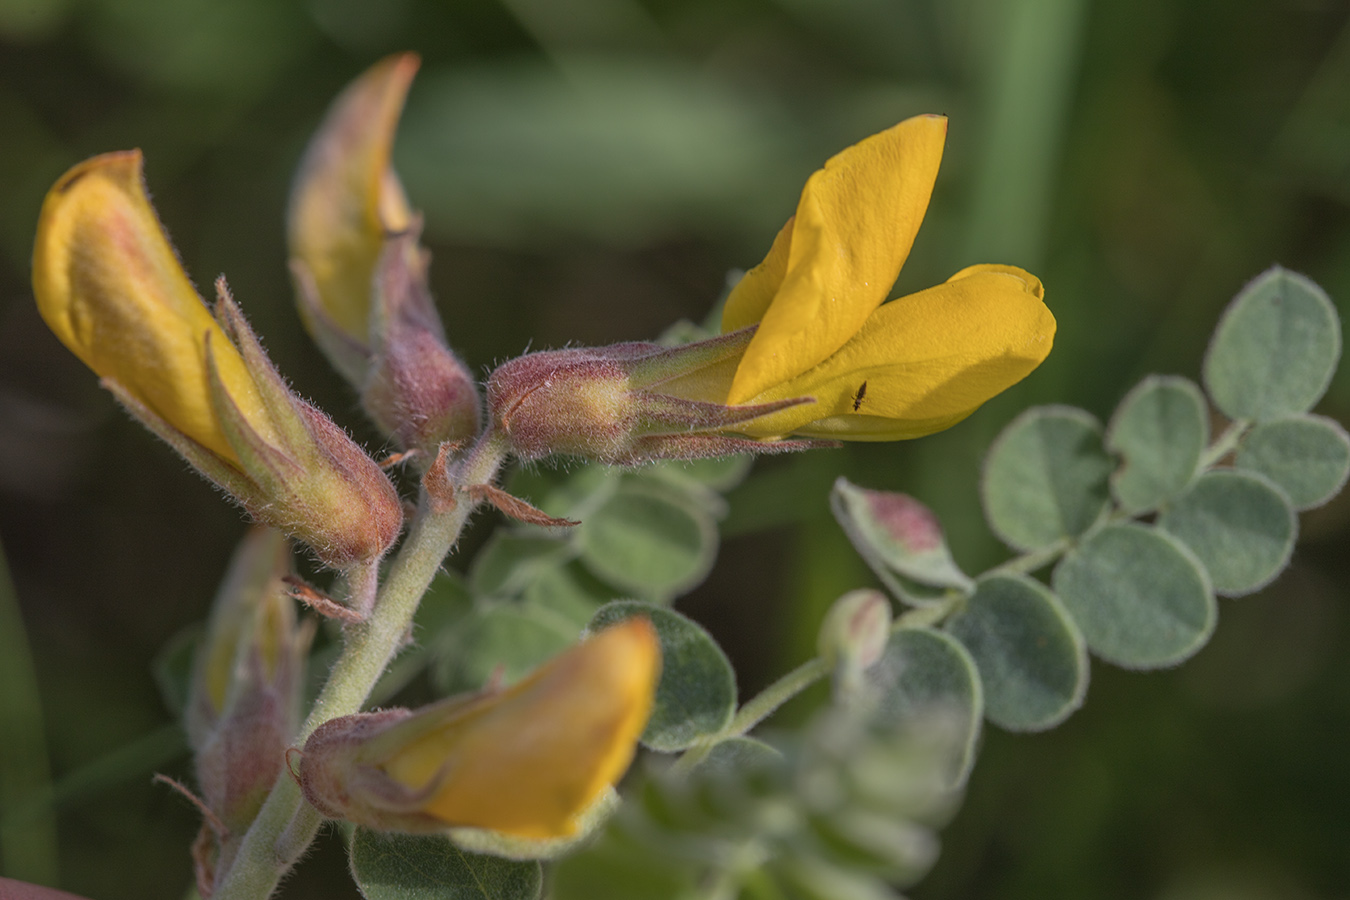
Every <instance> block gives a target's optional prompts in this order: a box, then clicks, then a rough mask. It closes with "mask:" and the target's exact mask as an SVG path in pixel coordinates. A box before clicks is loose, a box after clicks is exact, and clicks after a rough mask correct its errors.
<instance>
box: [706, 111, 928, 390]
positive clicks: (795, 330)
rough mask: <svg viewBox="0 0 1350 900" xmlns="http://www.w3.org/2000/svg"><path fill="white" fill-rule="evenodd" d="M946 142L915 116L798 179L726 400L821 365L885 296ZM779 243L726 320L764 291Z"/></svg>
mask: <svg viewBox="0 0 1350 900" xmlns="http://www.w3.org/2000/svg"><path fill="white" fill-rule="evenodd" d="M946 137H947V120H946V119H945V118H944V117H942V116H915V117H914V118H912V119H906V120H905V121H903V122H901V123H900V124H899V125H896V126H894V127H893V128H890V129H887V130H886V131H883V132H881V133H880V134H876V135H873V136H872V137H870V138H867V139H866V140H864V141H862V142H861V143H858V144H855V145H854V146H852V147H849V148H848V149H847V150H844V151H843V152H842V153H839V154H837V155H836V156H835V157H834V158H832V159H831V160H830V161H829V162H827V163H826V164H825V168H823V169H821V170H820V171H818V172H816V173H815V174H814V175H812V176H811V178H810V179H809V180H808V181H807V182H806V187H805V188H804V189H803V190H802V197H801V201H800V203H798V205H797V215H796V216H795V222H794V224H793V227H792V232H791V235H790V236H788V237H787V240H788V242H790V244H791V246H790V248H789V250H788V255H787V263H786V265H785V266H783V267H782V268H781V271H782V275H781V284H779V285H778V289H777V292H776V293H775V294H774V296H773V298H772V302H771V303H770V304H769V305H768V307H767V310H765V311H764V313H763V318H762V320H761V321H760V325H759V331H758V332H756V334H755V338H754V340H753V341H751V342H750V346H749V347H748V348H747V349H746V351H745V357H744V359H743V360H742V362H741V366H740V368H739V369H738V370H737V372H736V379H735V381H734V382H733V384H732V388H731V394H730V396H729V397H728V400H727V402H729V403H745V402H747V401H748V400H749V399H750V398H751V397H754V396H756V395H758V394H760V393H761V392H763V391H766V390H768V389H769V388H770V387H772V386H773V385H775V384H779V383H781V382H785V381H787V380H789V379H791V378H792V377H794V376H796V375H798V374H800V373H802V372H804V371H806V370H807V369H810V368H811V367H812V366H815V365H817V364H818V363H820V362H822V361H824V360H825V359H826V358H828V357H829V356H830V355H831V354H833V353H834V352H835V351H836V350H838V349H839V348H840V347H842V346H844V343H845V342H846V341H848V339H849V338H851V337H852V336H853V335H854V334H855V333H856V332H857V331H858V329H859V328H861V327H862V324H863V322H865V321H866V320H867V317H868V316H869V315H871V314H872V312H873V310H875V309H876V308H877V307H878V306H880V305H881V303H882V301H884V300H885V299H886V297H887V295H888V294H889V293H890V291H891V287H892V286H893V285H894V284H895V278H896V276H897V275H898V274H899V273H900V267H901V265H903V264H904V262H905V258H906V257H907V256H908V255H909V249H910V247H911V246H912V245H913V243H914V236H915V235H916V234H918V231H919V224H920V223H921V222H922V221H923V214H924V211H925V210H926V209H927V208H928V198H929V196H930V195H931V194H932V192H933V182H934V181H935V180H936V179H937V171H938V165H939V163H940V162H941V161H942V147H943V144H944V143H945V141H946ZM784 231H785V232H786V229H784ZM783 239H784V235H780V241H781V240H783ZM780 241H775V242H774V248H773V249H772V250H771V251H770V254H769V259H767V260H765V262H764V263H763V264H761V266H760V267H757V269H756V270H753V271H756V272H760V270H763V271H762V272H761V273H760V275H758V276H757V277H756V280H755V281H754V282H752V284H751V285H748V286H747V288H746V294H747V295H749V296H747V297H746V299H744V300H740V299H738V301H737V305H736V308H735V310H734V313H733V315H734V317H735V321H737V322H739V321H740V320H741V319H742V318H746V317H747V316H749V315H750V314H751V313H752V312H753V311H754V310H755V309H756V308H757V307H758V306H759V305H760V303H761V301H762V297H763V295H764V294H766V293H768V289H769V286H770V285H771V284H772V282H773V280H774V278H775V277H776V273H777V272H778V271H779V270H780V269H779V263H778V259H777V257H776V256H775V254H781V253H782V250H781V248H780V247H779V243H780ZM741 324H748V323H746V322H742V323H741ZM724 327H725V325H724Z"/></svg>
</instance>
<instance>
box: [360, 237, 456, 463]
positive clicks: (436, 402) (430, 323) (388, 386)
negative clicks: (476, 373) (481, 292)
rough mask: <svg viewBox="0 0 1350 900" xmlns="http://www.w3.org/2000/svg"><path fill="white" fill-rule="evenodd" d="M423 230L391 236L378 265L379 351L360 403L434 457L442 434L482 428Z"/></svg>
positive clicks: (375, 340)
mask: <svg viewBox="0 0 1350 900" xmlns="http://www.w3.org/2000/svg"><path fill="white" fill-rule="evenodd" d="M426 257H427V254H426V251H424V250H422V249H421V248H420V247H418V246H417V232H416V230H412V231H407V232H404V233H402V234H399V235H395V236H392V237H390V238H389V239H388V240H387V241H385V244H384V253H383V254H382V255H381V257H380V263H379V266H378V267H377V268H376V271H375V281H374V307H373V309H372V324H371V329H372V346H373V347H374V348H375V353H374V356H373V357H372V358H371V360H370V368H369V372H368V374H367V377H366V382H365V385H364V386H363V388H362V390H361V405H362V407H364V409H365V410H366V413H367V414H369V416H370V417H371V419H372V420H374V422H375V424H376V425H378V426H379V427H380V428H381V429H382V430H384V432H385V433H386V434H389V435H390V436H391V437H393V438H394V440H396V441H398V443H399V444H400V445H402V446H403V447H406V448H409V449H417V450H420V451H422V453H423V455H424V458H426V459H434V458H435V457H436V450H437V448H438V447H439V446H440V444H441V443H442V442H443V441H455V440H464V439H467V438H471V437H473V436H474V435H475V434H477V433H478V418H479V402H478V388H477V386H476V385H475V384H474V380H473V376H472V375H471V374H470V373H469V370H468V368H467V367H466V366H465V365H464V363H463V362H461V361H460V360H459V357H457V356H455V354H454V353H452V352H450V349H449V348H448V347H447V346H446V344H445V332H444V331H443V330H442V328H441V320H440V318H439V317H438V316H437V315H436V307H435V304H434V303H433V302H432V299H431V293H430V292H429V291H428V289H427V276H426V269H427V260H426Z"/></svg>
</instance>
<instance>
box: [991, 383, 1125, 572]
mask: <svg viewBox="0 0 1350 900" xmlns="http://www.w3.org/2000/svg"><path fill="white" fill-rule="evenodd" d="M1112 468H1113V466H1112V463H1111V459H1110V457H1108V456H1107V455H1106V451H1105V450H1103V449H1102V427H1101V424H1100V423H1099V422H1098V421H1097V420H1096V419H1095V418H1093V417H1092V416H1091V415H1089V414H1088V413H1087V412H1084V411H1083V410H1081V409H1076V408H1074V407H1069V406H1038V407H1033V408H1032V409H1029V410H1027V411H1026V412H1024V413H1022V415H1020V416H1018V417H1017V418H1016V419H1014V420H1013V421H1012V422H1011V423H1010V424H1009V425H1008V427H1007V428H1005V429H1003V433H1002V434H1000V435H999V436H998V439H997V440H995V441H994V444H993V446H992V447H990V448H989V456H988V457H987V458H986V460H985V464H984V472H983V477H982V478H981V480H980V495H981V499H982V500H983V501H984V511H985V515H986V516H987V518H988V519H989V524H990V527H992V528H993V530H994V533H995V534H997V535H998V536H999V537H1000V538H1001V539H1002V540H1003V541H1004V542H1006V543H1007V544H1008V545H1009V546H1011V547H1014V548H1016V549H1018V550H1036V549H1039V548H1041V547H1045V546H1047V545H1049V544H1053V543H1054V542H1056V541H1058V540H1061V539H1063V538H1068V537H1073V536H1075V535H1079V534H1082V533H1083V532H1084V531H1087V529H1088V528H1089V527H1091V525H1092V524H1093V523H1094V522H1096V521H1097V519H1098V518H1099V517H1100V516H1101V515H1102V513H1103V512H1105V510H1106V507H1107V504H1108V502H1109V499H1108V492H1107V484H1106V480H1107V476H1108V475H1109V474H1110V472H1111V469H1112Z"/></svg>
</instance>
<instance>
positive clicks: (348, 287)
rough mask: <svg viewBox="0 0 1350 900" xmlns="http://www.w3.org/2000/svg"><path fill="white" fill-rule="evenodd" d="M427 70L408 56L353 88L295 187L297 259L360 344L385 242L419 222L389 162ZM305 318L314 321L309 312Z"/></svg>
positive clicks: (332, 114)
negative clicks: (407, 105) (415, 84)
mask: <svg viewBox="0 0 1350 900" xmlns="http://www.w3.org/2000/svg"><path fill="white" fill-rule="evenodd" d="M419 66H421V58H420V57H418V55H417V54H416V53H400V54H396V55H394V56H389V57H386V58H385V59H383V60H381V61H380V62H378V63H376V64H375V65H373V66H371V67H370V68H369V69H367V70H366V72H365V73H364V74H362V75H361V76H360V77H359V78H357V79H356V80H355V81H353V82H352V83H351V84H350V85H349V86H348V87H347V88H346V90H344V91H343V92H342V93H341V94H340V95H339V96H338V98H337V99H336V100H334V101H333V105H332V106H331V107H330V108H329V111H328V115H327V116H326V117H325V118H324V121H323V124H322V125H320V126H319V130H318V131H317V132H316V133H315V135H314V137H313V138H312V139H311V140H310V143H309V147H308V148H307V149H306V151H305V157H304V159H303V160H302V161H301V163H300V170H299V172H298V173H297V175H296V179H295V184H294V185H293V186H292V188H291V200H290V208H289V210H288V212H287V240H288V242H289V245H290V255H291V257H292V259H294V260H297V261H299V262H300V263H302V264H303V265H304V266H305V268H306V269H307V270H308V272H309V274H310V275H311V276H312V277H313V280H314V285H315V288H316V291H317V295H318V296H317V300H318V302H319V303H320V305H321V306H322V307H323V310H324V311H325V312H326V313H327V314H328V316H329V318H331V319H332V320H333V321H334V322H335V323H336V324H337V325H338V326H339V327H340V328H341V329H342V330H343V331H344V332H346V333H347V334H348V335H350V336H351V337H353V338H356V339H357V340H359V341H365V340H366V339H367V330H368V328H369V320H370V290H371V288H370V284H371V277H372V275H373V273H374V270H375V264H376V261H377V260H378V258H379V255H380V250H381V248H382V247H383V244H384V236H385V234H386V233H387V232H390V231H403V230H405V229H406V228H408V226H409V223H410V222H411V219H412V212H411V210H410V208H409V206H408V200H407V197H406V196H405V195H404V193H403V186H402V184H400V182H399V180H398V176H397V175H396V174H395V173H394V170H393V168H392V167H391V166H390V162H389V160H390V155H391V153H392V150H393V144H394V132H395V130H396V129H397V127H398V121H399V117H400V116H401V115H402V112H403V102H404V99H405V98H406V97H407V94H408V88H409V86H410V85H411V84H412V80H413V76H414V75H416V74H417V70H418V68H419ZM301 314H302V317H305V318H306V319H307V314H306V313H305V312H304V307H303V305H302V306H301ZM306 325H309V326H310V328H311V330H313V325H312V323H310V322H309V321H308V320H307V321H306Z"/></svg>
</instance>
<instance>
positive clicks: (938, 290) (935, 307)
mask: <svg viewBox="0 0 1350 900" xmlns="http://www.w3.org/2000/svg"><path fill="white" fill-rule="evenodd" d="M1043 295H1044V291H1043V289H1042V286H1041V282H1040V280H1039V279H1037V278H1036V276H1034V275H1032V274H1030V273H1028V272H1025V271H1023V270H1022V269H1018V268H1015V267H1013V266H992V265H984V266H971V267H970V268H968V269H963V270H962V271H960V272H957V273H956V274H955V275H953V276H952V277H951V279H950V280H948V281H947V282H946V283H945V284H941V285H938V286H937V287H933V288H929V289H928V290H925V291H920V292H918V293H916V294H910V295H909V296H906V297H901V298H899V299H897V300H894V301H892V302H890V303H887V304H885V305H884V306H882V307H881V308H880V309H878V310H877V311H876V312H875V313H873V314H872V315H871V316H870V317H869V318H868V320H867V322H866V324H865V325H864V326H863V327H862V329H861V330H860V331H859V332H858V334H857V335H855V336H854V338H853V339H852V340H851V341H849V342H848V343H847V344H845V345H844V347H843V348H842V349H840V351H839V352H838V353H836V354H834V355H833V356H831V357H830V358H829V359H828V360H826V361H825V362H824V363H822V364H821V365H819V366H817V367H815V368H814V369H812V370H810V371H808V372H805V373H803V374H802V375H800V376H798V377H797V378H794V379H792V380H790V381H787V382H784V383H782V384H778V385H775V386H774V387H773V388H772V389H771V390H768V391H765V392H764V393H762V394H759V395H757V396H755V397H754V398H752V402H755V403H763V402H766V401H770V400H778V399H783V398H786V397H803V396H810V397H814V398H815V399H816V402H815V403H814V404H811V405H807V406H800V407H794V408H792V409H788V410H784V411H783V412H781V413H776V414H774V415H772V416H766V417H764V418H762V419H756V420H754V421H752V422H750V423H747V425H746V427H745V428H744V429H743V430H744V431H745V432H746V433H747V434H750V435H752V436H754V437H759V438H771V437H778V436H782V435H788V434H799V435H807V436H811V437H832V438H841V439H845V440H862V441H869V440H871V441H885V440H897V439H903V438H913V437H920V436H922V435H925V434H931V433H933V432H935V431H940V430H942V429H943V428H947V427H949V426H950V425H953V424H955V423H956V422H959V421H960V420H961V419H963V418H965V417H966V416H968V415H970V414H971V413H972V412H974V411H975V410H976V409H977V408H978V407H979V406H980V405H981V404H982V403H984V402H985V401H986V400H988V399H989V398H991V397H993V396H994V395H995V394H998V393H999V392H1000V391H1003V390H1005V389H1006V388H1008V387H1010V386H1012V385H1013V384H1016V383H1017V382H1018V381H1021V380H1022V379H1023V378H1024V377H1026V376H1027V375H1028V374H1029V373H1030V372H1031V371H1032V370H1033V369H1035V368H1036V366H1038V365H1039V364H1040V363H1041V361H1042V360H1044V359H1045V357H1046V355H1047V354H1049V352H1050V348H1051V345H1052V344H1053V342H1054V335H1055V318H1054V316H1053V315H1051V313H1050V310H1049V309H1048V308H1047V307H1046V306H1045V303H1044V302H1043V301H1042V297H1043Z"/></svg>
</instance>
